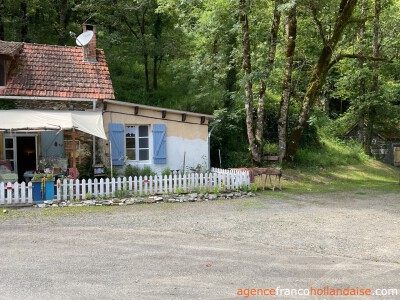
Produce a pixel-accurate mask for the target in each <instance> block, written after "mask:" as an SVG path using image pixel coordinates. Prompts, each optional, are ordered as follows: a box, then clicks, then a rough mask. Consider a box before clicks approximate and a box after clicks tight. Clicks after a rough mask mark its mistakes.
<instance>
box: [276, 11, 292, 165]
mask: <svg viewBox="0 0 400 300" xmlns="http://www.w3.org/2000/svg"><path fill="white" fill-rule="evenodd" d="M285 31H286V53H285V54H286V65H285V71H284V77H283V83H282V97H281V103H280V112H279V119H278V146H279V161H280V162H282V160H283V158H284V156H285V154H286V142H287V122H288V115H289V101H290V94H291V88H292V71H293V59H294V53H295V48H296V36H297V16H296V3H294V4H293V6H292V7H291V8H290V9H289V10H288V11H287V13H286V15H285Z"/></svg>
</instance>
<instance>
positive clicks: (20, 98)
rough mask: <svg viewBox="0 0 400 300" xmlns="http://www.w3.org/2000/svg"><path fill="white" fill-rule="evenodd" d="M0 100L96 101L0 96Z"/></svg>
mask: <svg viewBox="0 0 400 300" xmlns="http://www.w3.org/2000/svg"><path fill="white" fill-rule="evenodd" d="M0 99H9V100H46V101H81V102H93V101H97V99H89V98H63V97H36V96H3V95H0Z"/></svg>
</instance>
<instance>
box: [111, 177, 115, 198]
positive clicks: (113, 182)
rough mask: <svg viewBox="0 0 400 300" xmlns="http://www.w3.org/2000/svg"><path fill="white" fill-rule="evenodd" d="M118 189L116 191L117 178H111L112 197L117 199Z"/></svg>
mask: <svg viewBox="0 0 400 300" xmlns="http://www.w3.org/2000/svg"><path fill="white" fill-rule="evenodd" d="M115 191H116V189H115V178H114V177H113V178H111V197H115V196H116V193H115Z"/></svg>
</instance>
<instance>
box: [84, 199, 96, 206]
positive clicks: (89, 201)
mask: <svg viewBox="0 0 400 300" xmlns="http://www.w3.org/2000/svg"><path fill="white" fill-rule="evenodd" d="M82 203H83V204H84V205H87V206H94V205H96V201H94V200H85V201H83V202H82Z"/></svg>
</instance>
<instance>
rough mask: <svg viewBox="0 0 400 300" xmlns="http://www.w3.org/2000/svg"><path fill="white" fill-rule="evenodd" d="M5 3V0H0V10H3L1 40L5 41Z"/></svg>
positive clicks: (0, 28) (0, 23)
mask: <svg viewBox="0 0 400 300" xmlns="http://www.w3.org/2000/svg"><path fill="white" fill-rule="evenodd" d="M5 10H6V9H5V5H4V0H0V11H1V12H2V13H1V14H2V16H0V40H2V41H4V40H5V39H6V38H5V30H4V22H3V15H4V14H5Z"/></svg>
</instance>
